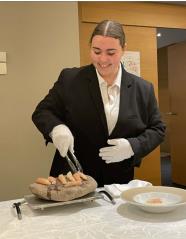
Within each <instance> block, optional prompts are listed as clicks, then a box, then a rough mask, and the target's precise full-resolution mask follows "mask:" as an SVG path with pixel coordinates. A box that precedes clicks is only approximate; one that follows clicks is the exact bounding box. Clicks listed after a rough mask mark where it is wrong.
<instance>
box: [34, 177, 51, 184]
mask: <svg viewBox="0 0 186 239" xmlns="http://www.w3.org/2000/svg"><path fill="white" fill-rule="evenodd" d="M36 183H39V184H42V185H51V183H50V181H49V180H48V179H47V178H37V179H36Z"/></svg>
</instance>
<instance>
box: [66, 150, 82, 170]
mask: <svg viewBox="0 0 186 239" xmlns="http://www.w3.org/2000/svg"><path fill="white" fill-rule="evenodd" d="M65 159H66V160H67V163H68V165H69V167H70V169H71V170H72V172H73V173H76V172H77V171H80V172H83V168H82V166H81V164H80V162H79V161H78V159H77V158H76V156H75V155H74V153H72V152H71V151H70V150H69V151H68V152H67V155H66V156H65Z"/></svg>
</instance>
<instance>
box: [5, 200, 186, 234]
mask: <svg viewBox="0 0 186 239" xmlns="http://www.w3.org/2000/svg"><path fill="white" fill-rule="evenodd" d="M16 201H21V199H20V200H12V201H4V202H0V239H18V238H19V239H20V238H21V239H31V238H33V239H44V238H45V239H122V238H125V239H135V238H136V239H149V238H152V239H185V238H186V207H185V206H182V207H180V208H178V209H176V210H175V211H173V212H169V213H164V214H151V213H146V212H143V211H141V210H140V209H138V208H136V207H135V206H132V205H129V204H127V203H125V202H124V201H122V200H121V199H116V202H117V203H116V204H115V205H112V204H111V203H110V202H109V201H106V200H104V199H98V200H96V201H94V202H84V203H78V204H74V205H65V206H57V207H52V208H48V209H44V210H43V211H42V210H32V209H30V208H29V206H28V205H27V204H24V205H22V206H21V211H22V220H18V219H17V216H16V211H15V209H14V208H12V204H13V203H14V202H16Z"/></svg>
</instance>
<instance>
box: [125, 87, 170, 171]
mask: <svg viewBox="0 0 186 239" xmlns="http://www.w3.org/2000/svg"><path fill="white" fill-rule="evenodd" d="M146 110H147V112H148V123H147V127H146V129H145V131H144V132H143V133H141V134H140V135H138V136H137V137H134V138H128V140H129V142H130V144H131V146H132V149H133V152H134V156H133V159H134V165H135V166H139V165H140V163H141V158H143V157H145V156H146V155H147V154H149V153H150V152H151V151H153V150H154V149H155V148H156V147H157V146H158V145H160V143H161V142H162V141H163V139H164V136H165V128H166V127H165V124H164V123H163V122H162V120H161V115H160V112H159V109H158V105H157V101H156V97H155V93H154V88H153V85H152V84H149V93H148V99H147V109H146Z"/></svg>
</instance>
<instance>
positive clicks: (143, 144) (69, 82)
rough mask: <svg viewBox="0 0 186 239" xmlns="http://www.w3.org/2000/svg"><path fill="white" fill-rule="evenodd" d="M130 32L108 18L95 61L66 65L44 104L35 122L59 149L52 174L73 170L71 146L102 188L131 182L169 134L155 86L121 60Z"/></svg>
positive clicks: (97, 36)
mask: <svg viewBox="0 0 186 239" xmlns="http://www.w3.org/2000/svg"><path fill="white" fill-rule="evenodd" d="M124 47H125V34H124V31H123V27H122V25H121V24H120V23H118V22H115V21H111V20H104V21H102V22H100V23H99V24H98V25H97V26H96V28H95V29H94V31H93V33H92V36H91V40H90V56H91V60H92V64H90V65H87V66H83V67H80V68H70V69H69V68H68V69H63V70H62V72H61V74H60V76H59V78H58V80H57V82H56V83H55V84H54V86H53V88H52V89H51V90H50V91H49V94H48V95H47V96H46V97H45V98H44V99H43V100H42V101H41V102H40V103H39V104H38V106H37V107H36V110H35V111H34V113H33V117H32V118H33V121H34V123H35V125H36V126H37V128H38V129H39V130H40V131H41V132H42V134H43V136H44V138H45V140H46V142H47V143H48V142H53V143H54V145H55V147H56V149H57V150H56V153H55V156H54V160H53V164H52V167H51V171H50V175H51V176H53V177H56V176H58V175H59V174H61V173H63V172H64V171H68V169H67V165H66V161H65V160H64V157H65V156H66V154H67V152H68V150H69V151H75V154H76V156H77V158H78V160H79V161H80V163H81V165H82V167H83V170H84V173H85V174H87V175H90V176H91V177H93V178H94V179H95V180H96V181H97V183H98V186H99V187H101V186H103V185H105V184H113V183H120V184H123V183H124V184H125V183H128V182H129V181H131V180H132V179H133V177H134V167H139V166H140V164H141V160H142V158H143V157H145V156H146V155H147V154H149V153H150V152H151V151H152V150H153V149H155V148H156V147H157V146H158V145H159V144H160V143H161V142H162V140H163V138H164V131H165V126H164V124H163V122H162V121H161V117H160V113H159V110H158V106H157V101H156V98H155V94H154V88H153V85H152V84H151V83H149V82H147V81H145V80H143V79H142V78H140V77H137V76H135V75H133V74H130V73H128V72H127V71H126V70H125V69H124V67H123V65H122V64H121V57H122V55H123V52H124Z"/></svg>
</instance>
